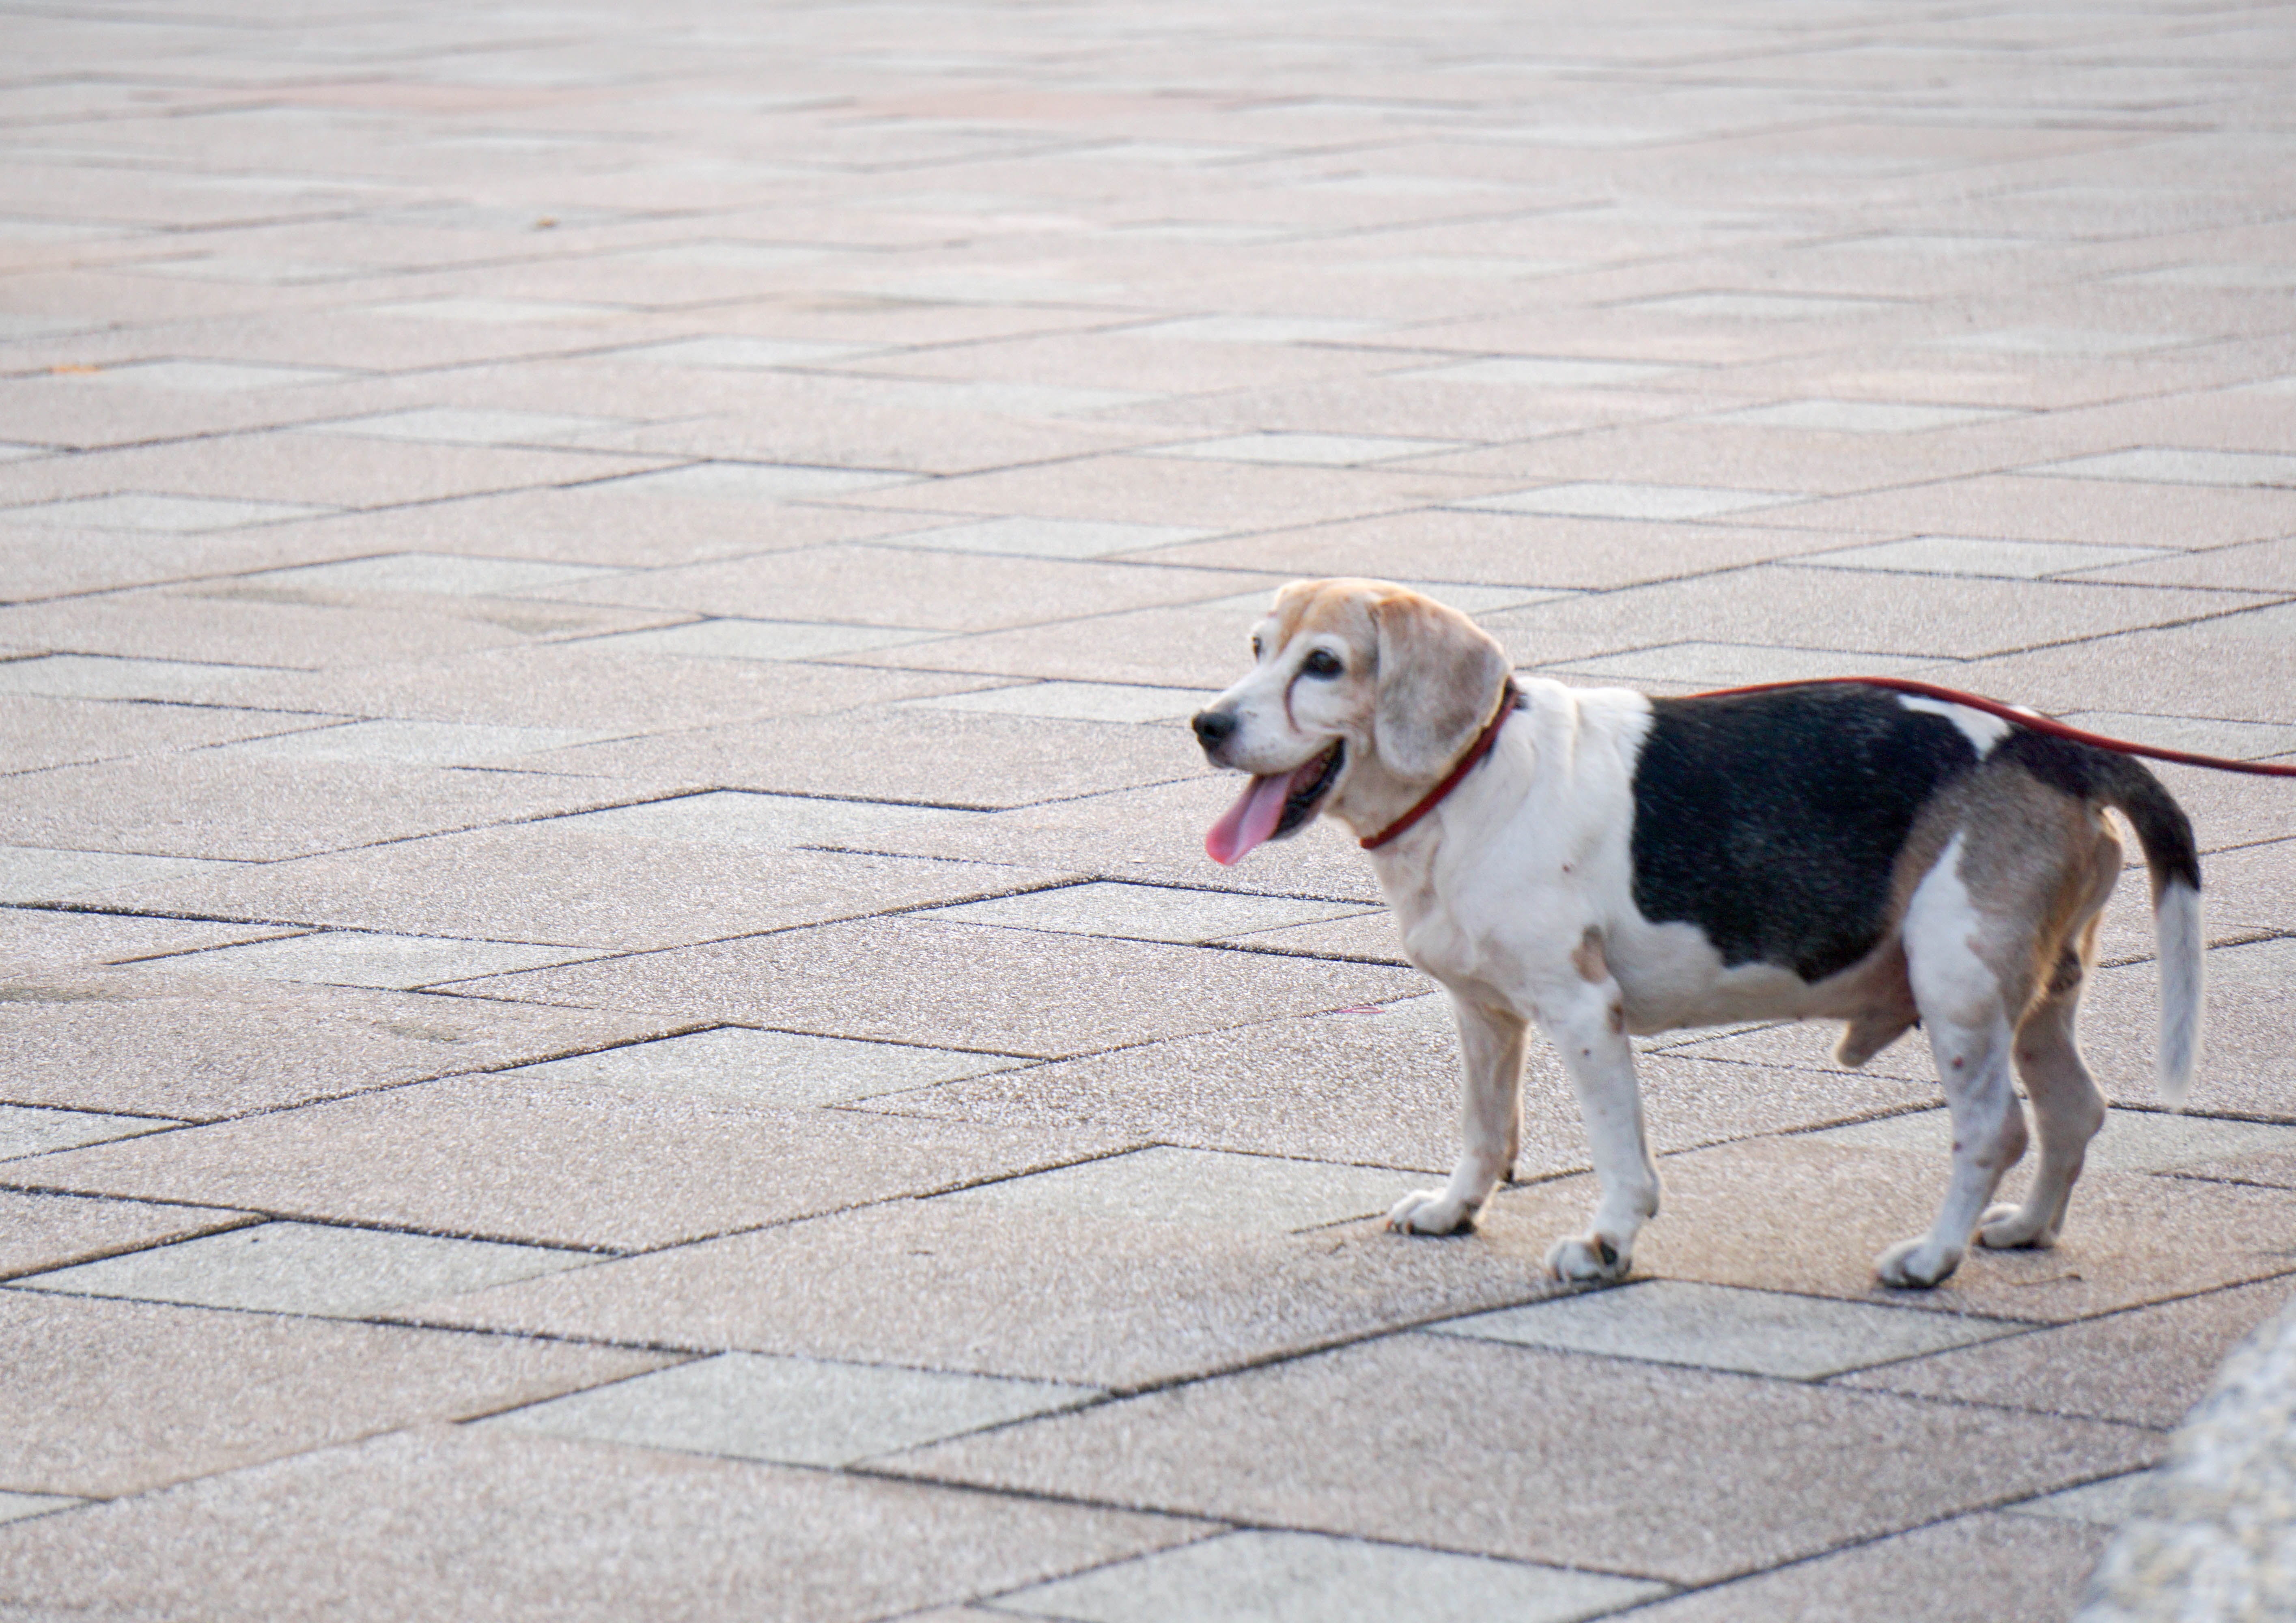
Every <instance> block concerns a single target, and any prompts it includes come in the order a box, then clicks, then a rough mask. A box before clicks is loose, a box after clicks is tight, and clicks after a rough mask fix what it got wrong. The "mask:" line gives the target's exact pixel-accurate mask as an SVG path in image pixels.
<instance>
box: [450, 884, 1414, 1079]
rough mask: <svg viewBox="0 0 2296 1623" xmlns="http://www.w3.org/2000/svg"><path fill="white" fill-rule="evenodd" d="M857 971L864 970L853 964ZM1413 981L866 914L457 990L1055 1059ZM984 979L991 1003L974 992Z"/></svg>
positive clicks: (1308, 1007) (1373, 993)
mask: <svg viewBox="0 0 2296 1623" xmlns="http://www.w3.org/2000/svg"><path fill="white" fill-rule="evenodd" d="M860 964H865V965H867V973H866V974H865V975H856V974H854V973H853V972H852V969H853V967H854V966H857V965H860ZM1421 984H1422V983H1420V982H1419V980H1417V977H1416V976H1415V974H1413V973H1410V972H1407V971H1397V970H1390V969H1386V968H1382V967H1379V966H1375V965H1370V964H1347V965H1345V966H1340V965H1334V964H1329V963H1313V964H1312V965H1311V964H1310V963H1306V962H1301V961H1295V960H1291V959H1276V958H1272V957H1269V956H1265V955H1245V954H1239V953H1222V952H1217V951H1207V950H1205V949H1202V948H1199V947H1169V946H1164V945H1160V944H1156V943H1151V942H1135V941H1109V940H1099V939H1090V938H1079V937H1073V936H1061V935H1051V934H1039V933H1037V932H1035V931H1029V930H980V929H974V928H968V927H966V926H964V925H958V924H943V923H939V922H931V921H928V920H922V919H920V920H907V919H892V920H882V921H879V920H862V921H855V922H847V923H841V924H825V925H821V926H818V927H816V928H814V929H810V930H784V931H782V932H780V933H778V934H775V935H769V936H760V937H754V938H750V939H745V940H739V941H725V942H717V943H712V944H709V945H704V946H701V947H684V948H678V949H675V950H672V951H668V952H660V953H652V954H647V955H643V956H638V957H632V958H624V959H617V960H614V961H612V962H610V963H598V964H593V965H576V966H572V967H570V968H566V969H557V970H539V971H525V972H522V973H520V974H516V975H499V976H494V977H490V978H488V979H486V980H471V981H464V982H462V983H460V984H459V985H458V986H457V987H456V988H455V990H457V991H461V992H464V993H468V994H471V996H478V997H485V998H517V999H520V1000H521V1001H530V1002H543V1003H553V1004H572V1005H575V1006H585V1005H598V1004H604V1005H609V1006H613V1007H641V1008H644V1007H651V1008H654V1009H658V1010H665V1011H668V1010H674V1011H676V1012H678V1013H679V1014H681V1015H684V1016H686V1017H689V1018H698V1019H707V1020H710V1021H737V1022H745V1023H754V1024H758V1025H767V1026H775V1027H778V1028H780V1029H783V1030H789V1031H811V1032H816V1033H819V1034H820V1035H823V1036H827V1037H865V1038H869V1039H873V1040H876V1041H881V1042H911V1043H916V1042H922V1043H930V1044H933V1045H938V1046H941V1047H948V1048H974V1049H982V1050H987V1051H990V1052H995V1053H1013V1054H1022V1055H1032V1056H1036V1057H1039V1058H1046V1059H1054V1058H1062V1057H1065V1056H1067V1055H1069V1054H1073V1053H1082V1052H1087V1051H1089V1050H1093V1049H1098V1048H1103V1047H1111V1046H1115V1045H1119V1044H1125V1043H1136V1042H1144V1041H1147V1040H1150V1039H1152V1038H1154V1037H1176V1036H1179V1035H1181V1034H1183V1033H1185V1032H1189V1031H1200V1030H1207V1029H1216V1028H1218V1027H1222V1026H1232V1025H1242V1024H1246V1023H1250V1022H1255V1021H1266V1020H1271V1019H1281V1018H1282V1017H1283V1016H1285V1015H1287V1014H1310V1013H1316V1012H1321V1011H1323V1010H1325V1009H1333V1008H1341V1007H1344V1006H1346V1005H1348V1004H1358V1003H1369V1002H1375V1001H1377V1000H1379V999H1381V998H1383V997H1393V996H1400V995H1402V994H1404V993H1406V992H1414V991H1417V990H1419V989H1421ZM981 988H995V992H994V994H993V996H989V995H984V994H983V992H982V990H981Z"/></svg>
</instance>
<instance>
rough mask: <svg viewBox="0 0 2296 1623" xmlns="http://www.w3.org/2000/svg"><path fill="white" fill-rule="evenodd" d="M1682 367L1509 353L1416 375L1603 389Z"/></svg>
mask: <svg viewBox="0 0 2296 1623" xmlns="http://www.w3.org/2000/svg"><path fill="white" fill-rule="evenodd" d="M1680 370H1681V368H1680V367H1679V366H1674V365H1666V364H1664V363H1662V362H1652V361H1606V360H1595V359H1587V358H1582V357H1576V356H1559V357H1522V356H1505V357H1497V358H1494V359H1489V360H1479V361H1458V362H1455V363H1453V364H1451V365H1445V366H1435V367H1430V368H1429V369H1428V370H1426V371H1424V372H1421V373H1415V374H1414V375H1415V376H1418V377H1423V378H1427V379H1430V380H1434V381H1441V382H1446V383H1497V384H1503V385H1505V386H1507V387H1510V388H1513V387H1521V388H1526V389H1579V388H1587V387H1594V388H1600V387H1602V386H1603V385H1604V384H1609V383H1621V384H1633V383H1639V382H1641V381H1644V379H1646V378H1655V377H1658V376H1661V375H1662V374H1664V373H1673V372H1679V371H1680Z"/></svg>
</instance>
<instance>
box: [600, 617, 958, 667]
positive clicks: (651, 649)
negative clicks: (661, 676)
mask: <svg viewBox="0 0 2296 1623" xmlns="http://www.w3.org/2000/svg"><path fill="white" fill-rule="evenodd" d="M937 635H939V633H937V632H935V631H933V630H931V629H929V628H927V627H914V626H913V627H894V626H832V625H819V624H815V623H813V622H810V621H805V620H766V619H707V620H695V621H692V622H690V623H688V624H685V625H682V626H669V627H663V628H661V629H659V630H652V631H630V632H625V633H623V634H621V635H619V636H616V637H614V638H612V639H611V641H610V642H608V643H606V644H605V645H606V647H607V649H608V651H609V652H615V653H633V654H673V655H683V656H685V657H686V658H689V659H697V660H817V659H820V658H822V657H823V656H824V655H827V654H839V653H859V652H863V651H865V650H867V649H872V648H902V647H906V646H908V645H909V644H911V643H925V642H931V641H932V640H933V639H934V638H935V637H936V636H937Z"/></svg>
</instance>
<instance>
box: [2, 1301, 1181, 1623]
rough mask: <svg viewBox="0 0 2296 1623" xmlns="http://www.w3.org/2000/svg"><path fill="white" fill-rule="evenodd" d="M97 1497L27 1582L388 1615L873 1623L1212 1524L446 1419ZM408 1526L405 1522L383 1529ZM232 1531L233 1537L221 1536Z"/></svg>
mask: <svg viewBox="0 0 2296 1623" xmlns="http://www.w3.org/2000/svg"><path fill="white" fill-rule="evenodd" d="M327 1328H328V1329H330V1330H346V1331H347V1330H348V1329H350V1328H352V1327H349V1326H332V1327H327ZM361 1328H364V1327H361ZM370 1333H378V1334H380V1333H390V1334H400V1335H414V1334H417V1333H419V1332H370ZM431 1339H445V1340H455V1341H462V1340H469V1339H470V1338H465V1337H449V1338H431ZM587 1356H591V1357H596V1356H597V1355H587ZM617 1356H618V1357H627V1356H628V1355H617ZM501 1384H503V1385H507V1384H508V1382H503V1383H501ZM537 1384H539V1383H538V1382H537ZM568 1384H573V1383H572V1382H569V1383H568ZM479 1406H480V1405H477V1404H472V1405H471V1407H472V1408H477V1407H479ZM497 1406H498V1405H497ZM435 1408H436V1409H437V1410H445V1409H447V1408H448V1405H447V1403H445V1402H437V1403H436V1404H435ZM370 1429H372V1428H370ZM281 1507H285V1509H284V1510H283V1509H282V1508H281ZM93 1516H94V1519H93V1520H89V1519H87V1518H86V1515H85V1514H83V1513H82V1512H74V1513H73V1514H72V1515H70V1516H66V1517H62V1518H54V1517H48V1518H42V1519H40V1520H37V1521H29V1522H23V1523H19V1524H16V1525H14V1526H12V1528H11V1529H9V1535H10V1538H9V1542H10V1556H11V1562H12V1569H13V1571H14V1573H15V1582H16V1583H17V1585H18V1586H19V1592H20V1593H23V1594H30V1595H35V1596H37V1597H38V1600H39V1603H42V1604H50V1603H53V1604H61V1605H66V1606H70V1607H74V1608H78V1609H82V1610H85V1609H86V1608H88V1607H91V1606H96V1605H109V1606H111V1607H114V1608H117V1607H119V1606H123V1605H143V1606H145V1607H149V1606H152V1605H153V1604H160V1605H164V1606H167V1607H168V1608H170V1609H172V1610H176V1611H182V1610H185V1609H189V1608H193V1607H199V1608H205V1609H208V1610H211V1611H224V1610H227V1611H238V1612H241V1613H256V1612H264V1611H275V1610H278V1609H281V1608H287V1609H291V1610H293V1611H325V1610H328V1609H330V1608H332V1607H336V1606H339V1605H340V1601H341V1597H342V1596H343V1595H344V1594H345V1593H346V1591H347V1589H348V1591H350V1592H353V1593H356V1594H361V1595H379V1596H389V1597H391V1599H390V1602H389V1603H388V1606H387V1607H386V1608H384V1609H382V1610H380V1611H377V1612H376V1613H375V1614H374V1615H380V1616H392V1615H397V1616H406V1615H409V1612H408V1610H407V1609H419V1610H420V1611H426V1612H430V1613H433V1614H443V1615H455V1616H468V1615H477V1614H483V1613H485V1612H488V1611H502V1610H512V1611H515V1610H519V1609H522V1608H530V1607H533V1606H535V1605H537V1603H540V1604H545V1605H547V1606H548V1607H549V1608H550V1609H551V1610H552V1611H553V1612H555V1613H557V1614H558V1615H560V1616H562V1617H565V1618H567V1619H577V1620H580V1623H590V1620H593V1619H594V1620H596V1623H608V1620H609V1619H620V1618H627V1617H628V1616H630V1615H632V1613H633V1612H634V1611H645V1612H653V1613H660V1614H666V1615H674V1616H680V1617H686V1618H693V1619H735V1618H757V1617H759V1616H765V1617H772V1618H777V1619H799V1618H803V1619H816V1620H817V1623H870V1620H871V1619H878V1618H884V1617H888V1616H892V1615H897V1614H901V1613H906V1612H909V1611H914V1610H916V1609H917V1608H919V1607H922V1606H932V1605H937V1604H939V1603H947V1602H953V1601H960V1600H963V1599H964V1598H965V1597H967V1596H970V1595H973V1594H985V1593H995V1592H997V1591H1001V1590H1006V1589H1012V1588H1016V1587H1020V1586H1024V1585H1028V1584H1030V1583H1034V1582H1037V1581H1038V1580H1040V1579H1043V1578H1054V1577H1058V1576H1062V1575H1064V1574H1066V1573H1069V1572H1072V1571H1074V1570H1077V1569H1078V1568H1081V1567H1089V1566H1095V1565H1099V1564H1101V1563H1103V1562H1110V1561H1115V1560H1120V1559H1122V1558H1123V1557H1125V1556H1128V1555H1133V1554H1137V1553H1141V1552H1143V1551H1145V1550H1151V1549H1155V1548H1159V1547H1160V1546H1162V1545H1167V1544H1175V1543H1179V1542H1183V1541H1185V1540H1186V1539H1190V1538H1194V1537H1201V1536H1202V1535H1203V1534H1204V1533H1205V1532H1207V1531H1210V1530H1211V1529H1208V1528H1206V1527H1204V1526H1203V1525H1202V1524H1201V1523H1200V1522H1195V1521H1185V1520H1181V1519H1178V1518H1170V1517H1154V1516H1140V1515H1131V1514H1127V1513H1125V1512H1115V1511H1103V1510H1093V1509H1086V1508H1082V1507H1077V1506H1070V1505H1060V1504H1031V1503H1027V1502H1023V1501H1019V1500H1013V1499H1009V1498H993V1497H988V1496H982V1495H979V1494H968V1493H962V1492H955V1491H952V1490H948V1489H945V1488H931V1487H924V1486H912V1485H910V1484H907V1483H899V1482H887V1481H876V1480H864V1479H859V1478H854V1477H849V1476H840V1475H835V1474H832V1473H829V1472H824V1471H804V1470H794V1469H788V1468H780V1467H774V1466H768V1465H756V1464H749V1463H738V1462H734V1461H726V1460H708V1459H699V1458H695V1457H693V1456H691V1455H664V1454H660V1453H655V1452H652V1451H649V1450H644V1449H631V1448H620V1447H612V1446H610V1445H601V1444H595V1443H584V1442H576V1441H570V1440H567V1439H557V1438H537V1437H522V1436H518V1435H515V1434H513V1433H511V1432H507V1431H504V1430H498V1429H496V1428H491V1427H470V1428H456V1427H444V1426H422V1427H418V1428H414V1429H410V1430H400V1431H397V1432H393V1433H390V1434H389V1435H384V1436H378V1437H374V1438H372V1439H369V1440H365V1441H360V1442H353V1441H351V1440H350V1438H349V1437H348V1436H346V1437H344V1438H343V1439H342V1442H341V1445H340V1446H339V1447H331V1448H324V1449H320V1450H316V1451H314V1452H312V1453H310V1454H308V1455H303V1456H301V1457H299V1458H294V1459H284V1460H280V1461H278V1462H277V1463H273V1464H269V1465H266V1466H264V1467H261V1468H259V1469H256V1470H242V1471H234V1472H231V1473H228V1474H224V1475H218V1476H212V1477H209V1478H207V1479H205V1480H201V1481H200V1482H198V1483H196V1484H193V1485H190V1486H188V1487H187V1488H184V1489H183V1490H182V1491H179V1492H176V1493H173V1494H168V1495H155V1496H147V1497H143V1498H138V1499H134V1500H128V1501H125V1502H122V1503H120V1504H114V1505H110V1506H105V1507H102V1508H101V1509H98V1510H96V1511H94V1513H93ZM386 1522H387V1524H388V1525H389V1526H390V1527H391V1528H392V1529H395V1530H394V1531H393V1532H392V1533H391V1535H390V1536H389V1537H381V1536H379V1535H378V1533H377V1532H376V1530H375V1529H377V1528H378V1526H379V1525H381V1524H384V1523H386ZM74 1523H77V1525H73V1524H74ZM889 1529H890V1535H891V1536H890V1537H889ZM223 1549H229V1550H232V1551H234V1553H232V1554H229V1555H220V1554H215V1553H212V1552H217V1551H218V1550H223ZM605 1549H611V1550H612V1551H614V1552H615V1556H614V1559H613V1561H612V1562H611V1567H607V1566H603V1565H594V1564H593V1563H591V1562H587V1561H578V1562H576V1564H575V1565H574V1566H573V1567H572V1568H571V1569H570V1566H569V1560H570V1557H569V1554H568V1553H569V1552H577V1551H597V1550H605ZM697 1552H706V1554H697Z"/></svg>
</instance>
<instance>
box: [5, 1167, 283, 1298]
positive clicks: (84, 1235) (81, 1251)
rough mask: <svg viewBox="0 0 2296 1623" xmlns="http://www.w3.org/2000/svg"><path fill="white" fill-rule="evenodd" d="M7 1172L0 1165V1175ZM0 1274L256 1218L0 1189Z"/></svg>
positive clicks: (55, 1265) (207, 1231)
mask: <svg viewBox="0 0 2296 1623" xmlns="http://www.w3.org/2000/svg"><path fill="white" fill-rule="evenodd" d="M5 1176H6V1174H5V1172H4V1171H0V1178H4V1177H5ZM0 1214H4V1215H0V1279H12V1278H13V1277H15V1276H16V1275H21V1274H37V1273H39V1272H41V1271H42V1270H44V1269H47V1268H61V1267H69V1266H71V1265H73V1264H75V1263H83V1262H93V1261H94V1260H95V1259H97V1258H102V1257H110V1256H112V1255H113V1254H115V1253H118V1252H122V1251H135V1250H142V1249H143V1247H145V1246H150V1245H164V1244H167V1243H168V1242H170V1241H175V1240H187V1239H190V1238H191V1237H193V1235H196V1234H211V1233H213V1232H214V1231H216V1230H217V1229H225V1228H235V1227H237V1226H239V1225H241V1224H242V1223H250V1222H253V1221H254V1220H255V1218H254V1215H253V1214H252V1213H250V1212H238V1211H218V1210H216V1209H213V1208H207V1209H201V1208H198V1207H192V1206H166V1205H157V1204H153V1203H152V1202H149V1201H102V1200H90V1199H85V1198H83V1197H81V1196H78V1195H60V1194H15V1193H0Z"/></svg>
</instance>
